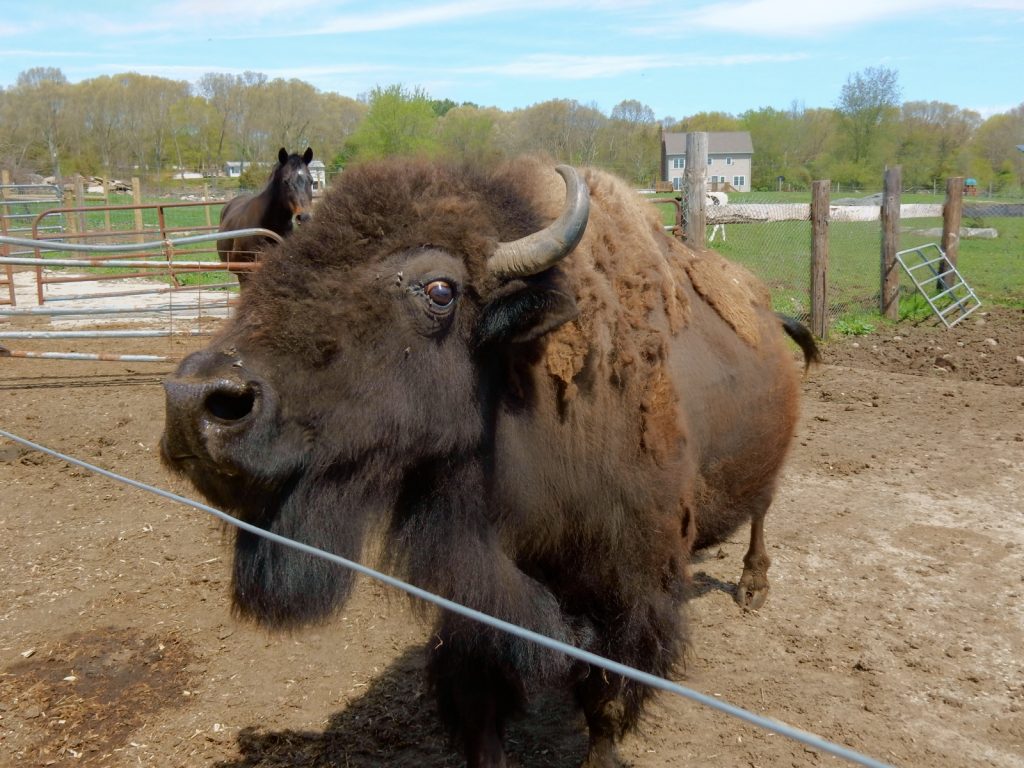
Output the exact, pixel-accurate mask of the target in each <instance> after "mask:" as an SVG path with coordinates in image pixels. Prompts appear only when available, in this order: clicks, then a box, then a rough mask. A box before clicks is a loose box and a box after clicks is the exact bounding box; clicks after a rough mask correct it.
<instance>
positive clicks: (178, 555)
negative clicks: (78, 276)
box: [0, 310, 1024, 768]
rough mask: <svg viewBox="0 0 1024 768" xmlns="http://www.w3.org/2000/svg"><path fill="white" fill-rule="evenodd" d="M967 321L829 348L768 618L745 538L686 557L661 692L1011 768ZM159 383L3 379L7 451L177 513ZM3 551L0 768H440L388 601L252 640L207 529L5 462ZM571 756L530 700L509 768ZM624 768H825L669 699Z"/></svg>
mask: <svg viewBox="0 0 1024 768" xmlns="http://www.w3.org/2000/svg"><path fill="white" fill-rule="evenodd" d="M976 320H984V323H983V324H979V323H977V322H976V321H972V322H970V323H968V324H967V325H966V326H965V327H963V328H957V329H955V330H954V331H951V332H946V331H945V330H941V329H930V328H914V327H910V326H908V327H905V328H900V329H898V330H897V331H895V332H892V331H889V332H888V333H886V334H884V335H881V334H879V335H875V336H871V337H862V338H857V339H845V340H842V341H841V342H836V343H834V344H832V345H830V346H829V348H828V350H827V355H826V356H827V364H826V365H824V366H822V367H821V368H819V369H817V370H816V371H815V372H813V373H812V374H811V376H810V377H809V378H808V379H807V380H806V382H805V384H804V393H805V400H804V411H803V418H802V422H801V427H800V430H799V437H798V440H797V443H796V446H795V450H794V451H793V454H792V456H791V458H790V461H789V464H788V468H787V471H786V476H785V479H784V481H783V483H782V488H781V492H780V494H779V497H778V499H777V502H776V504H775V506H774V508H773V511H772V513H771V515H770V517H769V527H768V536H769V544H770V548H771V554H772V557H773V559H774V565H773V568H772V571H771V576H772V584H773V587H772V595H771V598H770V600H769V602H768V604H767V605H766V606H765V608H764V609H763V610H762V611H760V612H759V613H754V614H748V615H742V614H740V613H739V612H738V611H737V609H736V608H735V606H734V604H733V602H732V599H731V596H730V594H729V589H730V587H731V585H732V584H733V583H734V581H735V579H736V578H738V576H739V572H740V558H741V556H742V552H743V548H744V541H743V536H738V537H737V539H736V540H735V541H733V542H730V543H728V544H727V545H725V546H723V547H722V548H721V551H714V552H708V553H705V556H704V557H703V558H702V559H701V560H700V562H699V563H698V564H697V568H696V571H697V580H696V584H695V587H696V590H695V591H696V596H695V598H694V600H693V601H692V603H691V606H690V612H691V618H692V623H693V627H694V630H693V632H694V638H695V641H694V647H693V651H692V653H691V654H690V657H689V659H688V664H687V668H686V670H685V673H681V674H680V676H679V679H680V681H681V682H684V683H685V684H687V685H690V686H692V687H694V688H696V689H698V690H700V691H703V692H706V693H709V694H712V695H716V696H718V695H720V696H721V697H722V698H723V699H724V700H727V701H729V702H731V703H734V704H737V705H740V706H743V707H746V708H748V709H751V710H753V711H755V712H758V713H762V714H766V715H768V716H770V717H774V718H778V719H780V720H783V721H785V722H787V723H790V724H791V725H795V726H798V727H800V728H803V729H806V730H809V731H813V732H815V733H817V734H819V735H821V736H823V737H825V738H828V739H831V740H834V741H837V742H839V743H841V744H845V745H848V746H850V747H852V748H854V749H857V750H860V751H863V752H865V753H867V754H869V755H871V756H873V757H875V758H877V759H879V760H883V761H888V762H891V763H893V764H895V765H899V766H908V767H911V766H913V767H920V768H926V767H927V768H933V767H934V766H963V765H972V766H973V765H977V766H1000V767H1001V768H1011V767H1012V768H1019V767H1020V766H1021V765H1024V650H1022V649H1024V519H1022V512H1021V510H1022V507H1024V501H1022V500H1024V386H1022V384H1024V378H1022V377H1024V362H1019V361H1018V360H1017V357H1018V356H1024V315H1022V314H1021V313H1020V312H1019V311H1010V310H1001V311H993V312H992V313H991V314H989V315H987V316H984V317H979V318H977V319H976ZM894 336H896V337H899V338H898V339H894V338H893V337H894ZM989 339H991V340H992V341H994V342H995V344H992V343H990V342H989V341H988V340H989ZM197 343H198V342H196V341H190V342H188V343H187V344H186V343H184V342H183V343H181V344H175V345H173V346H171V344H172V343H170V342H163V341H161V342H157V346H158V347H160V349H158V350H157V352H158V353H159V352H160V351H166V350H167V348H168V347H169V348H170V350H171V351H172V352H173V353H175V354H181V353H182V352H184V351H186V350H187V349H188V348H191V347H193V346H195V345H196V344H197ZM133 344H134V346H136V347H139V348H137V349H135V350H134V351H144V350H143V349H141V344H135V343H127V344H125V345H121V346H123V347H126V351H131V350H129V349H127V348H130V347H132V346H133ZM152 346H153V345H149V347H150V349H152ZM936 347H938V349H936ZM82 351H93V350H90V349H88V348H87V347H84V346H83V347H82ZM945 355H949V357H944V356H945ZM169 368H170V367H169V366H167V365H160V364H119V363H100V364H92V363H77V362H76V363H65V364H61V363H54V362H52V361H32V360H10V359H7V360H4V359H0V428H3V429H6V430H8V431H10V432H13V433H15V434H18V435H21V436H23V437H26V438H28V439H31V440H35V441H38V442H40V443H42V444H45V445H47V446H49V447H52V448H55V449H57V450H60V451H63V452H65V453H68V454H71V455H74V456H76V457H79V458H82V459H85V460H87V461H91V462H94V463H96V464H99V465H101V466H104V467H109V468H112V469H115V470H117V471H119V472H121V473H123V474H126V475H128V476H130V477H133V478H136V479H139V480H142V481H144V482H149V483H153V484H156V485H159V486H161V487H165V488H169V489H171V490H175V491H178V492H181V493H183V494H185V495H191V494H192V492H191V490H190V489H189V488H187V487H185V486H184V485H183V484H181V483H179V482H177V481H175V480H173V479H171V478H170V477H169V476H168V475H167V474H166V473H165V472H164V471H163V469H162V468H161V467H160V465H159V462H158V461H157V458H156V445H157V441H158V438H159V434H160V431H161V428H162V418H163V416H162V409H163V400H162V391H161V387H160V383H159V382H160V379H161V377H162V376H163V375H165V374H166V373H167V372H168V371H169ZM0 537H2V541H3V545H2V550H0V670H2V673H0V765H11V766H14V765H18V766H37V765H38V766H43V765H65V764H66V765H87V766H137V765H147V766H148V765H153V766H220V767H221V768H243V767H249V768H255V767H256V766H260V767H267V766H280V767H282V768H283V767H285V766H288V767H289V768H299V767H300V766H301V767H303V768H305V767H309V766H329V765H338V766H357V767H358V766H364V767H367V768H368V767H369V766H380V765H396V766H409V767H410V768H411V767H412V766H431V767H436V766H456V765H459V764H460V762H459V760H458V759H457V758H456V757H455V756H454V755H452V754H451V753H450V752H449V751H448V750H447V748H446V747H445V745H444V741H443V739H442V738H441V735H440V733H439V732H438V730H437V727H436V725H435V717H434V714H433V708H432V703H431V702H430V700H429V698H428V697H426V696H425V695H424V692H423V689H422V685H421V677H420V670H421V669H422V662H421V656H420V653H419V650H418V649H419V647H420V646H422V644H423V643H424V642H426V641H427V640H428V637H427V630H426V629H425V628H424V626H423V625H422V624H421V623H420V622H419V621H418V620H417V619H415V618H414V617H413V615H412V612H411V611H410V609H409V606H408V605H407V603H406V602H405V600H404V598H401V597H397V596H394V595H392V594H391V593H390V592H388V591H387V590H385V588H382V587H378V586H376V585H373V584H366V583H364V584H363V585H362V586H361V588H360V589H359V590H358V593H357V595H356V597H355V599H354V600H353V601H352V603H351V604H350V605H349V606H348V608H347V609H346V611H345V612H344V613H343V614H342V615H340V616H338V617H337V618H336V619H334V620H332V621H331V623H329V624H328V625H325V626H322V627H319V628H316V629H313V630H309V631H305V632H302V633H298V634H295V635H291V636H287V635H285V636H282V635H275V636H270V635H267V634H265V633H264V632H262V631H261V630H257V629H254V628H252V627H250V626H247V625H244V624H239V623H237V622H236V621H234V620H233V619H232V617H231V616H230V614H229V611H228V603H227V599H226V588H227V581H228V568H227V566H228V560H229V552H228V550H227V549H226V548H225V546H224V541H223V535H222V532H221V531H220V528H219V526H218V524H216V523H215V522H213V521H212V520H210V519H208V518H206V517H204V516H203V515H202V514H201V513H198V512H194V511H191V510H188V509H186V508H183V507H180V506H176V505H174V504H172V503H171V502H168V501H164V500H162V499H160V498H157V497H152V496H150V495H147V494H145V493H142V492H140V491H136V490H133V489H130V488H126V487H124V486H122V485H118V484H115V483H114V482H112V481H109V480H107V479H105V478H102V477H98V476H95V475H93V474H91V473H88V472H85V471H82V470H79V469H76V468H73V467H71V466H69V465H67V464H65V463H64V462H62V461H58V460H56V459H52V458H49V457H47V456H45V455H42V454H40V453H37V452H32V451H27V450H25V449H23V448H21V447H19V446H17V445H16V444H14V443H11V442H9V441H5V440H0ZM578 726H579V723H578V720H577V718H576V717H575V716H574V715H573V714H572V713H571V712H570V711H569V710H567V709H566V707H565V704H564V702H561V701H556V700H543V701H541V702H540V704H539V705H538V707H537V712H536V713H535V714H534V716H533V717H531V718H530V719H529V720H528V721H526V722H524V723H521V724H519V725H517V727H516V728H515V729H514V731H513V733H512V748H513V750H514V751H515V754H516V755H517V757H518V758H519V760H520V762H521V764H522V765H525V766H551V767H556V766H557V767H558V768H562V767H563V766H565V767H568V766H575V765H576V764H577V762H578V760H579V759H580V757H581V755H582V750H583V749H584V746H585V744H584V741H583V738H582V737H581V735H580V731H579V727H578ZM622 754H623V758H624V759H625V761H626V762H627V764H628V765H631V766H634V768H647V767H652V768H653V766H666V765H706V764H713V765H716V766H724V767H726V768H733V767H737V768H739V767H741V766H742V767H743V768H749V766H790V765H792V766H820V765H823V764H826V763H831V764H836V765H838V764H840V761H838V760H834V759H833V758H828V757H824V756H821V755H818V754H815V753H813V752H812V751H810V750H807V749H804V748H803V747H802V746H800V745H797V744H794V743H793V742H790V741H787V740H785V739H783V738H782V737H779V736H773V735H770V734H768V733H765V732H762V731H758V730H756V729H754V728H752V727H749V726H746V725H744V724H742V723H740V722H739V721H736V720H733V719H732V718H728V717H726V716H724V715H719V714H716V713H714V712H712V711H710V710H707V709H704V708H701V707H698V706H697V705H693V704H690V703H688V702H686V701H684V700H682V699H678V698H674V697H671V696H667V695H663V696H661V697H660V698H659V703H658V705H657V706H656V707H655V708H654V711H653V712H652V716H651V718H650V720H649V722H648V723H647V725H646V727H645V728H644V730H643V732H641V733H639V734H637V735H635V736H632V737H630V738H629V739H628V740H627V742H626V743H625V745H624V746H623V749H622Z"/></svg>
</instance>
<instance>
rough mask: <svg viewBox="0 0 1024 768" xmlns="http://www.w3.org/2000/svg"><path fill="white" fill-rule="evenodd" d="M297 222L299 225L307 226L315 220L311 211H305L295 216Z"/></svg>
mask: <svg viewBox="0 0 1024 768" xmlns="http://www.w3.org/2000/svg"><path fill="white" fill-rule="evenodd" d="M295 220H296V221H297V222H299V224H306V223H307V222H310V221H312V220H313V214H312V213H310V212H309V211H303V212H302V213H300V214H297V215H296V216H295Z"/></svg>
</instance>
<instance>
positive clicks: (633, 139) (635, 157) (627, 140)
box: [600, 99, 661, 185]
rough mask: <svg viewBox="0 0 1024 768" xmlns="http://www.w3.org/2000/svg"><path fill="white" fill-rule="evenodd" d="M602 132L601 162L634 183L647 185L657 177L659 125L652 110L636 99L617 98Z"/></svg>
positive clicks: (659, 144) (659, 147)
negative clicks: (602, 151) (604, 138)
mask: <svg viewBox="0 0 1024 768" xmlns="http://www.w3.org/2000/svg"><path fill="white" fill-rule="evenodd" d="M604 133H605V135H606V137H607V138H606V140H605V141H604V142H603V145H604V148H605V151H604V154H603V155H602V156H601V158H600V162H601V164H602V165H605V166H607V167H609V168H610V169H611V170H613V171H615V172H616V173H618V174H620V175H621V176H624V177H626V178H627V179H630V180H631V181H633V182H634V183H635V184H643V185H648V184H651V183H652V182H653V180H655V179H656V178H657V177H658V169H659V165H660V162H661V160H660V157H659V154H660V151H661V143H660V142H659V140H658V139H659V136H660V134H661V127H660V126H659V125H658V123H657V121H656V120H655V118H654V110H652V109H651V108H650V107H649V106H647V105H646V104H643V103H641V102H639V101H637V100H636V99H627V100H625V101H620V102H619V103H618V104H616V105H615V106H614V107H613V108H612V114H611V119H610V120H609V121H608V124H607V125H606V127H605V129H604Z"/></svg>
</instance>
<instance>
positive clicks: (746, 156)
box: [661, 131, 754, 192]
mask: <svg viewBox="0 0 1024 768" xmlns="http://www.w3.org/2000/svg"><path fill="white" fill-rule="evenodd" d="M686 136H687V134H685V133H668V132H666V131H663V132H662V134H661V178H662V181H667V182H669V183H671V184H672V188H673V189H682V188H683V187H684V186H685V185H686V182H685V181H684V177H685V175H686ZM753 157H754V144H753V142H752V141H751V140H750V133H749V131H720V132H709V133H708V168H707V174H708V176H707V178H708V189H710V190H721V191H736V192H749V191H750V170H751V166H752V164H753Z"/></svg>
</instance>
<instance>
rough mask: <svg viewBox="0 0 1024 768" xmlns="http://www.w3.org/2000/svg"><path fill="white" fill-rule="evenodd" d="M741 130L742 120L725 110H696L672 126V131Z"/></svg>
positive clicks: (711, 131)
mask: <svg viewBox="0 0 1024 768" xmlns="http://www.w3.org/2000/svg"><path fill="white" fill-rule="evenodd" d="M742 130H744V128H743V124H742V121H741V120H740V119H739V118H737V117H734V116H732V115H730V114H728V113H726V112H698V113H697V114H695V115H690V116H689V117H684V118H683V119H682V120H680V121H679V122H678V123H676V124H675V126H674V127H673V128H672V132H673V133H691V132H693V131H706V132H708V133H713V132H719V131H742Z"/></svg>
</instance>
